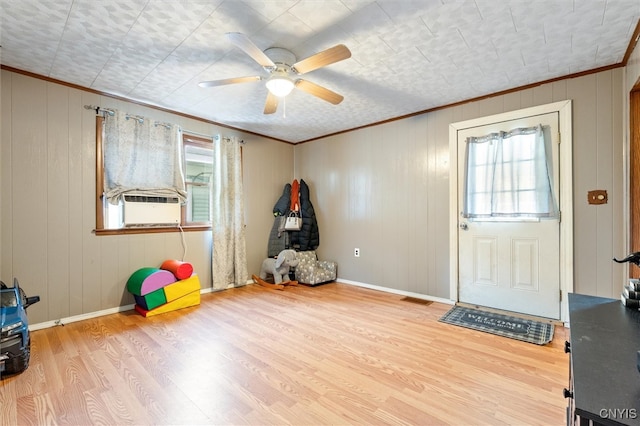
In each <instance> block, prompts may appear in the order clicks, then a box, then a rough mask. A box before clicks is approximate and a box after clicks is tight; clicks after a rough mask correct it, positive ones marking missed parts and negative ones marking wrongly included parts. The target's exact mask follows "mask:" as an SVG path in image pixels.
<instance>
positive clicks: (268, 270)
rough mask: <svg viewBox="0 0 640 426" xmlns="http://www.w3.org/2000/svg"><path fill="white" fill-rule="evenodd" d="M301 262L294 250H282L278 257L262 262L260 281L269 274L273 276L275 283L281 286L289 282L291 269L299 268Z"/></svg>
mask: <svg viewBox="0 0 640 426" xmlns="http://www.w3.org/2000/svg"><path fill="white" fill-rule="evenodd" d="M298 262H299V260H298V259H297V257H296V252H295V251H294V250H289V249H287V250H282V251H281V252H280V253H278V257H277V258H275V259H273V258H267V259H265V260H264V261H263V262H262V268H261V269H260V279H262V280H264V279H266V278H267V275H268V274H271V275H273V282H274V283H275V284H280V283H282V282H286V281H289V268H291V267H294V268H295V267H296V266H298Z"/></svg>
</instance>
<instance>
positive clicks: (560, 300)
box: [559, 289, 562, 302]
mask: <svg viewBox="0 0 640 426" xmlns="http://www.w3.org/2000/svg"><path fill="white" fill-rule="evenodd" d="M559 291H560V301H561V302H562V289H560V290H559Z"/></svg>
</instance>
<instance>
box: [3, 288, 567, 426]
mask: <svg viewBox="0 0 640 426" xmlns="http://www.w3.org/2000/svg"><path fill="white" fill-rule="evenodd" d="M449 308H450V306H448V305H444V304H439V303H433V304H430V305H424V304H419V303H414V302H411V301H405V300H403V297H402V296H397V295H393V294H387V293H383V292H378V291H374V290H369V289H364V288H359V287H353V286H349V285H345V284H340V283H331V284H326V285H323V286H318V287H314V288H311V287H304V286H298V287H288V288H287V289H286V290H285V291H277V290H268V289H265V288H263V287H260V286H257V285H249V286H246V287H242V288H238V289H233V290H227V291H223V292H219V293H213V294H205V295H203V296H202V303H201V305H199V306H197V307H192V308H186V309H183V310H180V311H175V312H169V313H166V314H162V315H158V316H154V317H150V318H144V317H142V316H140V315H138V314H137V313H135V311H129V312H124V313H120V314H114V315H109V316H104V317H100V318H95V319H90V320H85V321H81V322H75V323H70V324H67V325H65V326H58V327H53V328H49V329H44V330H37V331H34V332H33V333H32V339H33V340H32V359H31V366H30V367H29V369H28V370H27V371H25V372H24V373H22V374H20V375H18V376H14V377H12V378H8V379H5V380H3V381H0V410H1V413H0V424H2V425H14V424H18V425H36V424H38V425H40V424H59V425H90V424H106V425H124V424H135V425H147V424H149V425H152V424H153V425H158V424H234V425H241V424H257V425H266V424H274V425H286V424H296V425H321V424H332V425H342V424H359V425H381V424H392V425H403V424H407V425H436V424H437V425H440V424H450V425H499V424H509V425H536V424H539V425H562V424H564V423H565V407H566V401H565V399H564V398H563V396H562V389H563V387H565V386H567V385H568V370H569V359H568V355H567V354H565V353H564V351H563V345H564V341H565V339H566V338H567V337H568V332H567V331H566V330H565V329H564V328H562V327H556V332H555V338H554V340H553V342H552V343H551V344H549V345H546V346H537V345H533V344H528V343H523V342H519V341H515V340H511V339H506V338H502V337H497V336H493V335H490V334H485V333H481V332H477V331H473V330H469V329H465V328H460V327H456V326H452V325H448V324H443V323H440V322H438V318H440V317H441V316H442V315H443V314H444V313H445V312H446V311H447V310H448V309H449Z"/></svg>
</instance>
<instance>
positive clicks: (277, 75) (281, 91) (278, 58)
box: [198, 33, 351, 114]
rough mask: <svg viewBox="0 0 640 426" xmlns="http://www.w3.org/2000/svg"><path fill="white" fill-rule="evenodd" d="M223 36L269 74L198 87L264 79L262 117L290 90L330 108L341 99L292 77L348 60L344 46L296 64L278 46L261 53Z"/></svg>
mask: <svg viewBox="0 0 640 426" xmlns="http://www.w3.org/2000/svg"><path fill="white" fill-rule="evenodd" d="M226 37H227V39H228V40H229V41H230V42H231V43H233V44H234V45H235V46H236V47H238V48H240V49H241V50H243V51H244V52H245V53H246V54H247V55H249V56H251V58H253V60H254V61H256V62H257V63H258V64H260V65H261V66H262V68H263V69H264V70H265V71H267V72H268V73H269V76H268V77H263V76H260V75H255V76H248V77H235V78H226V79H223V80H212V81H202V82H200V83H198V85H199V86H200V87H215V86H224V85H227V84H236V83H248V82H251V81H258V80H266V86H267V89H269V90H268V94H267V101H266V103H265V105H264V113H265V114H273V113H274V112H276V110H277V109H278V98H281V97H285V96H287V95H288V94H289V93H291V91H292V90H293V88H294V87H295V88H297V89H300V90H302V91H303V92H306V93H309V94H310V95H313V96H316V97H318V98H320V99H322V100H324V101H327V102H329V103H332V104H334V105H337V104H339V103H340V102H342V100H343V99H344V97H343V96H342V95H339V94H338V93H336V92H333V91H331V90H329V89H327V88H325V87H322V86H320V85H318V84H315V83H312V82H310V81H308V80H303V79H301V78H297V77H296V76H298V75H301V74H306V73H308V72H310V71H313V70H317V69H318V68H322V67H326V66H327V65H331V64H333V63H336V62H339V61H342V60H344V59H347V58H350V57H351V51H350V50H349V49H348V48H347V46H345V45H344V44H338V45H336V46H333V47H330V48H329V49H327V50H323V51H322V52H318V53H316V54H314V55H311V56H309V57H307V58H305V59H302V60H300V61H296V56H295V55H294V54H293V53H291V52H290V51H288V50H287V49H283V48H280V47H270V48H268V49H266V50H265V51H264V52H263V51H262V50H260V48H259V47H258V46H256V45H255V44H254V43H253V42H252V41H251V40H250V39H249V38H248V37H247V36H246V35H244V34H242V33H227V34H226Z"/></svg>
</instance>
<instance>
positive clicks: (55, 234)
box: [0, 70, 293, 324]
mask: <svg viewBox="0 0 640 426" xmlns="http://www.w3.org/2000/svg"><path fill="white" fill-rule="evenodd" d="M1 83H2V92H1V99H2V103H1V108H2V109H1V110H0V112H1V116H2V121H1V137H2V144H1V150H0V177H1V182H0V185H1V186H0V190H1V193H0V260H1V261H0V278H1V279H2V280H3V281H5V282H7V283H9V282H11V281H12V279H13V277H14V276H15V277H17V278H18V279H19V280H20V283H21V285H22V286H23V287H24V288H25V290H26V291H27V292H28V293H29V294H39V295H40V296H41V299H42V302H40V303H38V304H37V305H34V306H33V307H31V308H30V309H29V316H30V319H31V322H32V323H33V324H36V323H39V322H45V321H54V320H57V319H62V318H67V317H71V316H77V315H83V314H90V313H93V312H96V311H102V310H106V309H112V308H116V307H119V306H123V305H129V304H132V303H133V298H132V297H131V295H130V294H129V293H128V292H127V291H126V289H125V285H126V281H127V279H128V278H129V276H130V275H131V273H133V272H134V271H136V270H137V269H139V268H142V267H147V266H152V267H153V266H155V267H157V266H159V265H160V264H161V263H162V261H163V260H165V259H170V258H176V259H182V256H183V246H182V240H181V235H180V233H177V232H172V233H162V234H146V235H112V236H96V235H95V234H94V233H93V229H94V227H95V203H94V197H95V112H94V111H91V110H87V109H85V108H84V105H100V106H102V107H107V108H118V109H122V110H124V111H127V112H129V113H132V114H139V115H143V116H147V117H152V118H156V119H158V120H160V121H168V122H174V123H178V124H180V125H181V126H182V127H183V129H187V130H191V131H195V132H200V133H205V134H212V135H213V134H218V133H220V134H222V135H226V136H238V137H239V138H240V139H243V140H244V141H245V142H246V143H245V145H244V146H243V161H244V190H245V194H246V196H245V200H246V202H245V212H246V215H245V216H246V224H247V228H246V232H247V255H248V264H249V265H248V266H249V271H250V273H257V272H259V270H260V265H261V263H262V260H263V259H264V257H265V256H266V253H267V241H268V236H269V231H270V229H271V225H272V223H273V214H272V209H273V205H274V204H275V202H276V200H277V198H278V197H279V196H280V194H281V193H282V186H283V185H284V183H286V182H290V181H291V180H292V179H293V146H292V145H289V144H285V143H282V142H277V141H273V140H270V139H268V138H261V137H257V136H255V135H249V134H243V133H241V132H234V131H231V130H229V129H225V128H219V127H216V126H213V125H211V124H207V123H203V122H199V121H196V120H191V119H187V118H185V117H182V116H178V115H173V114H169V113H166V112H162V111H158V110H154V109H151V108H146V107H143V106H140V105H137V104H134V103H129V102H124V101H120V100H116V99H113V98H109V97H104V96H99V95H96V94H93V93H89V92H86V91H82V90H77V89H73V88H69V87H66V86H62V85H59V84H55V83H51V82H47V81H44V80H39V79H35V78H31V77H28V76H24V75H20V74H16V73H12V72H9V71H6V70H3V71H2V74H1ZM184 238H185V241H186V246H187V251H186V257H185V258H184V260H186V261H189V262H191V263H193V266H194V270H195V271H196V272H197V273H198V275H199V277H200V281H201V285H202V287H203V288H210V287H211V266H210V264H211V262H210V258H211V236H210V233H209V232H186V233H185V234H184Z"/></svg>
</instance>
